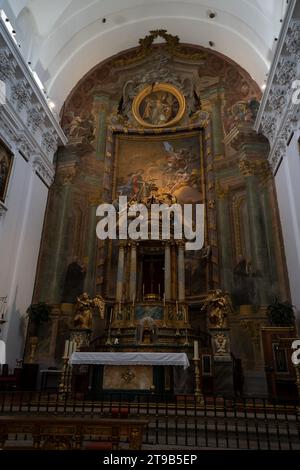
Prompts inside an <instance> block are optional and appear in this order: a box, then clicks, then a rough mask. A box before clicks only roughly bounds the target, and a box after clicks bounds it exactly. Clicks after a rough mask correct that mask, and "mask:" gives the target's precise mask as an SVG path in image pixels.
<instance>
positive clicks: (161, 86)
mask: <svg viewBox="0 0 300 470" xmlns="http://www.w3.org/2000/svg"><path fill="white" fill-rule="evenodd" d="M157 91H167V92H169V93H171V94H172V95H173V96H175V98H176V99H177V101H178V104H179V109H178V112H177V114H176V116H175V117H174V118H173V119H171V121H169V122H166V123H163V124H150V123H149V122H146V121H144V119H143V118H142V117H141V115H140V106H141V103H142V101H143V100H144V98H146V96H148V95H150V93H154V92H157ZM184 112H185V98H184V96H183V94H182V93H181V92H180V91H179V90H178V88H176V87H175V86H173V85H170V84H169V83H157V84H155V85H148V86H146V87H145V88H144V89H143V90H142V91H140V93H139V94H138V95H136V97H135V98H134V100H133V103H132V113H133V115H134V118H135V119H136V121H137V122H138V123H139V124H141V126H143V127H148V128H152V129H155V128H156V129H157V128H160V127H171V126H174V124H176V123H177V122H178V121H180V119H181V118H182V116H183V115H184Z"/></svg>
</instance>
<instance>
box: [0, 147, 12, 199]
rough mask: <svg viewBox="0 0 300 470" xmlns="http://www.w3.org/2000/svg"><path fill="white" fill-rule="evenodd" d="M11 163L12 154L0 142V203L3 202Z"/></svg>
mask: <svg viewBox="0 0 300 470" xmlns="http://www.w3.org/2000/svg"><path fill="white" fill-rule="evenodd" d="M12 163H13V154H12V153H11V152H10V151H9V150H8V148H7V147H6V146H5V145H4V144H3V143H2V142H0V201H2V202H4V200H5V196H6V192H7V188H8V183H9V177H10V173H11V168H12Z"/></svg>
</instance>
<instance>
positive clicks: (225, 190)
mask: <svg viewBox="0 0 300 470" xmlns="http://www.w3.org/2000/svg"><path fill="white" fill-rule="evenodd" d="M228 194H229V186H228V185H222V184H221V183H220V181H217V183H216V195H217V199H226V198H227V197H228Z"/></svg>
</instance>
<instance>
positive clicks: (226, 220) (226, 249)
mask: <svg viewBox="0 0 300 470" xmlns="http://www.w3.org/2000/svg"><path fill="white" fill-rule="evenodd" d="M228 192H229V191H228V187H226V188H225V187H224V186H221V184H220V183H218V184H217V185H216V194H217V217H218V228H219V236H220V240H221V263H222V269H221V282H222V288H223V289H224V290H225V291H227V292H231V288H232V269H233V267H232V239H231V229H230V216H229V200H228Z"/></svg>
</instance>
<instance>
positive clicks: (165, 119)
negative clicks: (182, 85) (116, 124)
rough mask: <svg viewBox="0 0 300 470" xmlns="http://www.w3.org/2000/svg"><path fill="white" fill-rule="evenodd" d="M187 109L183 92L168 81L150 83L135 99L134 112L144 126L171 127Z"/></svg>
mask: <svg viewBox="0 0 300 470" xmlns="http://www.w3.org/2000/svg"><path fill="white" fill-rule="evenodd" d="M184 111H185V99H184V96H183V94H182V93H181V92H180V91H179V90H178V89H177V88H176V87H174V86H172V85H169V84H168V83H159V84H154V85H149V86H147V87H146V88H144V89H143V90H142V91H141V92H140V93H139V94H138V95H137V96H136V97H135V99H134V101H133V105H132V112H133V115H134V117H135V119H136V120H137V122H138V123H139V124H141V125H142V126H143V127H151V128H155V127H171V126H173V125H174V124H176V123H177V122H178V121H180V119H181V118H182V116H183V115H184Z"/></svg>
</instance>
